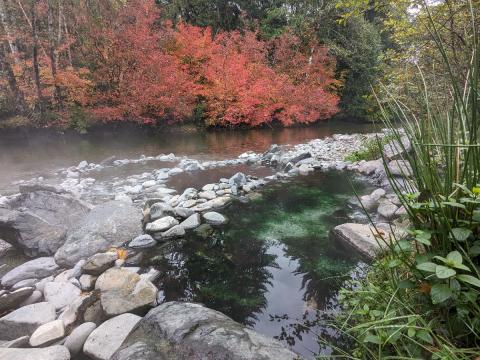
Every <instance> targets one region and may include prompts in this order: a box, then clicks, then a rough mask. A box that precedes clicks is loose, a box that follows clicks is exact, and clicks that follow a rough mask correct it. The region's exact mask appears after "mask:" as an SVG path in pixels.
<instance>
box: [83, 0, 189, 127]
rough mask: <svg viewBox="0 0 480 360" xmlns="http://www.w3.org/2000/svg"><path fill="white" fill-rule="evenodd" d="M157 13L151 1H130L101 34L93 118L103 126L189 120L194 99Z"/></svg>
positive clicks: (166, 26)
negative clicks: (123, 121) (120, 121)
mask: <svg viewBox="0 0 480 360" xmlns="http://www.w3.org/2000/svg"><path fill="white" fill-rule="evenodd" d="M158 17H159V12H158V9H157V7H156V6H155V4H154V3H153V1H152V2H150V1H130V2H129V3H128V5H127V6H126V7H125V8H124V9H123V10H122V11H121V12H120V13H119V15H118V17H117V21H116V23H115V24H114V26H113V28H110V29H100V30H99V31H98V35H99V36H100V37H101V38H102V40H103V41H102V48H101V49H99V52H100V53H101V56H100V58H101V59H102V60H101V61H100V65H99V68H98V70H97V71H96V72H95V74H94V76H95V81H96V83H97V91H96V93H95V96H94V98H93V99H92V100H93V102H94V106H95V110H94V113H95V114H96V115H97V116H98V117H100V118H102V119H105V120H118V119H133V120H139V121H143V122H146V123H148V122H153V121H155V120H157V119H166V120H179V119H182V118H184V117H187V116H189V115H190V114H191V111H192V108H193V105H194V101H195V94H194V92H193V91H192V89H193V84H192V83H191V82H190V81H189V79H188V77H187V74H185V73H184V72H183V71H181V66H180V63H179V59H178V57H176V56H174V55H172V54H170V53H168V49H169V47H170V44H171V43H172V42H173V41H174V38H173V36H172V29H171V26H169V24H165V25H164V26H161V27H160V26H158V25H156V20H157V19H158Z"/></svg>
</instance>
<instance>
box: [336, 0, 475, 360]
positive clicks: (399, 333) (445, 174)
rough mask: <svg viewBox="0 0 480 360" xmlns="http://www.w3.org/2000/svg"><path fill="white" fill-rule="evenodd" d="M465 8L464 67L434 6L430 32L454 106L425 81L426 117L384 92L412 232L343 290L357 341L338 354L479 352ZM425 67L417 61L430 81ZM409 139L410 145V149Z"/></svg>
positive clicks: (349, 333)
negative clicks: (459, 70) (455, 62)
mask: <svg viewBox="0 0 480 360" xmlns="http://www.w3.org/2000/svg"><path fill="white" fill-rule="evenodd" d="M424 5H425V6H426V7H427V11H430V10H429V8H428V6H427V5H426V4H424ZM468 5H469V11H470V23H469V24H466V26H468V27H470V31H468V34H469V36H468V38H467V40H468V41H469V46H468V47H467V48H469V49H471V53H470V62H469V64H468V73H467V74H456V73H455V71H454V70H453V67H452V66H451V63H450V60H449V53H448V51H447V49H446V47H445V44H444V43H443V41H442V38H441V36H440V34H439V29H438V28H437V24H436V23H435V21H434V20H433V18H432V16H430V13H428V15H429V19H430V34H429V35H430V36H432V38H433V39H434V40H435V43H436V46H437V50H438V52H439V53H440V54H441V58H442V60H443V68H444V69H446V73H447V76H448V78H449V82H450V88H448V89H445V91H446V92H448V93H449V94H450V99H451V104H449V105H450V110H449V111H444V110H441V109H444V108H445V104H443V103H442V104H438V103H436V99H435V96H434V95H433V94H430V88H429V85H428V84H427V83H426V81H425V80H423V85H422V86H423V89H422V92H423V97H424V109H425V111H424V112H423V113H421V114H418V113H414V112H413V111H411V110H410V109H409V108H408V107H407V106H406V105H405V104H403V103H402V102H400V101H398V100H397V99H396V98H395V96H394V95H392V94H388V92H387V89H386V88H384V91H385V94H386V95H384V96H386V99H385V98H383V97H382V99H381V101H380V99H379V103H380V104H383V105H381V111H382V114H383V118H384V121H385V124H386V126H387V127H388V128H389V129H390V131H391V134H392V136H393V138H394V139H395V140H396V143H395V144H396V147H397V150H398V151H400V152H403V153H404V155H403V160H406V161H407V162H408V164H410V166H411V169H412V174H411V176H406V180H405V179H402V180H400V179H399V178H398V177H395V176H393V175H392V174H391V173H390V171H389V168H388V162H389V160H388V159H386V158H385V157H384V158H383V161H384V165H385V170H386V173H387V176H388V178H389V181H390V184H391V185H392V188H393V189H394V191H395V193H396V194H397V195H398V197H399V198H400V200H401V202H402V203H403V205H404V206H405V208H406V210H407V213H408V219H409V223H410V231H409V235H408V236H407V237H405V238H402V239H396V243H395V245H393V246H390V248H389V251H388V253H387V254H386V255H385V256H384V257H382V258H380V259H378V260H377V261H376V262H375V263H374V264H373V266H372V269H371V271H370V273H369V274H368V276H367V278H366V279H364V280H362V281H357V282H352V283H351V284H350V286H349V287H346V288H345V289H343V290H342V291H341V294H340V303H341V304H342V306H343V309H344V312H343V313H342V314H341V315H339V317H338V318H337V321H336V322H335V324H334V325H333V326H334V327H335V328H336V329H337V331H338V332H339V333H340V334H342V337H343V338H344V339H346V340H347V342H349V343H350V345H351V346H350V347H349V350H347V351H346V350H341V349H338V348H337V349H335V350H336V353H337V355H336V356H331V357H332V358H333V357H339V358H349V359H356V358H363V359H411V358H416V359H462V360H463V359H475V358H476V357H478V356H479V354H480V138H479V135H480V134H479V115H480V114H479V113H480V108H479V105H478V101H479V94H478V82H479V66H480V64H479V61H480V58H479V43H478V39H477V33H478V28H477V24H476V11H478V10H476V9H475V8H474V4H473V1H472V0H468ZM422 71H423V70H422V69H421V68H420V67H419V68H418V72H419V74H420V75H421V78H422V79H424V76H423V72H422ZM462 79H466V80H462ZM404 136H406V137H408V139H409V140H410V142H411V144H412V150H411V151H409V152H407V149H406V148H405V145H404V142H403V141H402V138H403V137H404ZM379 144H380V143H379ZM404 175H408V174H404Z"/></svg>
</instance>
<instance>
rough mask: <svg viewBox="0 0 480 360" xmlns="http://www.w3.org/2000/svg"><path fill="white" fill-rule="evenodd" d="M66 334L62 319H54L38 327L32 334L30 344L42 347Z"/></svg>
mask: <svg viewBox="0 0 480 360" xmlns="http://www.w3.org/2000/svg"><path fill="white" fill-rule="evenodd" d="M64 336H65V327H64V325H63V321H62V320H54V321H51V322H48V323H46V324H43V325H41V326H39V327H38V328H37V330H35V331H34V332H33V334H32V336H30V341H29V342H30V346H32V347H40V346H46V345H49V344H52V343H53V342H54V341H56V340H59V339H61V338H63V337H64Z"/></svg>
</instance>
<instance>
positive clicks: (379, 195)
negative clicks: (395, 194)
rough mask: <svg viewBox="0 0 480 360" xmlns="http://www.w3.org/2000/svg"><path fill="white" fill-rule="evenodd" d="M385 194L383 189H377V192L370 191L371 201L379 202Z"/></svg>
mask: <svg viewBox="0 0 480 360" xmlns="http://www.w3.org/2000/svg"><path fill="white" fill-rule="evenodd" d="M385 194H386V191H385V190H384V189H381V188H380V189H377V190H374V191H372V193H371V194H370V197H371V198H372V199H374V200H375V201H378V200H380V199H381V198H382V197H384V196H385Z"/></svg>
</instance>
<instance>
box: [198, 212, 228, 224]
mask: <svg viewBox="0 0 480 360" xmlns="http://www.w3.org/2000/svg"><path fill="white" fill-rule="evenodd" d="M203 218H204V219H205V221H206V223H207V224H210V225H222V224H225V223H226V222H227V219H226V218H225V216H223V215H222V214H219V213H217V212H214V211H210V212H207V213H205V214H203Z"/></svg>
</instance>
